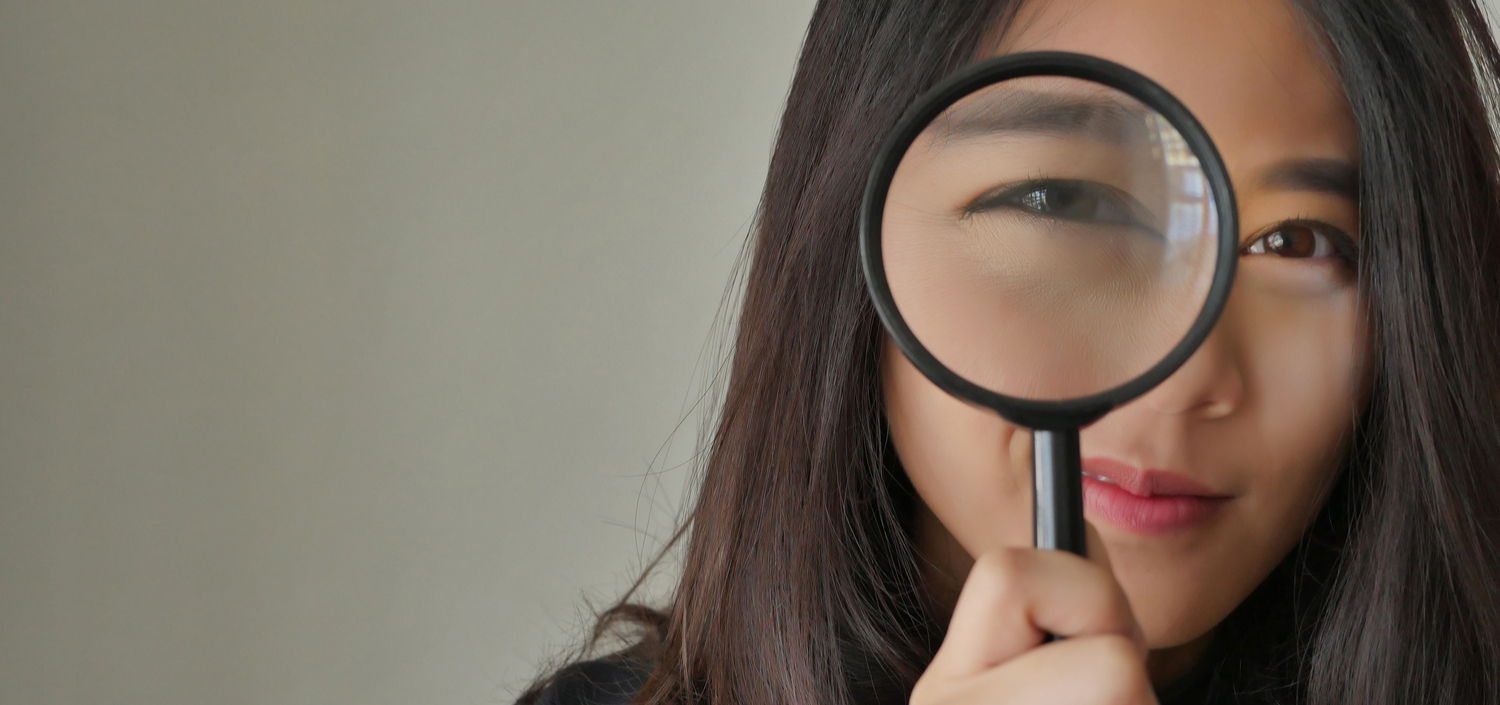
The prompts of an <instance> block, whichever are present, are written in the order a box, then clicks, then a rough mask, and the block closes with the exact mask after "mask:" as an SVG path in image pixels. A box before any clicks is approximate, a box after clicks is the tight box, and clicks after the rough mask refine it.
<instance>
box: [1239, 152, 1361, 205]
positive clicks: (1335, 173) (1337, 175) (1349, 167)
mask: <svg viewBox="0 0 1500 705" xmlns="http://www.w3.org/2000/svg"><path fill="white" fill-rule="evenodd" d="M1260 185H1261V186H1262V187H1263V188H1268V189H1277V190H1282V191H1316V192H1319V193H1326V194H1330V195H1334V196H1338V197H1340V198H1346V199H1349V200H1350V201H1352V202H1355V203H1358V202H1359V168H1358V167H1356V166H1354V165H1353V164H1351V163H1349V162H1347V161H1344V160H1342V159H1295V160H1289V161H1284V162H1280V163H1278V164H1275V165H1272V166H1271V167H1270V168H1269V169H1267V170H1266V172H1265V174H1264V175H1263V176H1261V178H1260Z"/></svg>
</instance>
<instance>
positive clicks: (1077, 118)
mask: <svg viewBox="0 0 1500 705" xmlns="http://www.w3.org/2000/svg"><path fill="white" fill-rule="evenodd" d="M928 129H929V130H932V131H933V139H934V141H935V142H943V141H953V140H961V139H969V138H974V137H983V136H987V135H993V134H1004V133H1013V132H1022V133H1028V132H1029V133H1037V134H1052V135H1062V136H1083V137H1090V138H1093V139H1096V140H1099V141H1101V142H1106V143H1111V144H1129V143H1133V142H1138V141H1141V140H1143V139H1146V138H1147V137H1148V136H1149V135H1150V127H1149V126H1148V125H1147V123H1146V116H1145V114H1144V113H1143V112H1142V111H1140V110H1133V109H1131V108H1130V107H1128V106H1126V105H1124V104H1122V103H1121V102H1119V101H1117V100H1111V99H1108V98H1101V97H1093V96H1082V95H1076V94H1073V95H1070V94H1067V93H1057V92H1045V91H1033V90H1014V91H1008V92H1005V93H1001V94H1000V95H998V96H993V97H989V96H987V97H986V98H985V99H982V100H978V101H975V102H973V103H971V104H967V105H958V106H955V107H954V108H951V109H950V110H948V112H946V113H944V114H943V115H942V116H941V117H939V118H938V119H937V120H934V121H933V123H932V125H931V126H929V127H928Z"/></svg>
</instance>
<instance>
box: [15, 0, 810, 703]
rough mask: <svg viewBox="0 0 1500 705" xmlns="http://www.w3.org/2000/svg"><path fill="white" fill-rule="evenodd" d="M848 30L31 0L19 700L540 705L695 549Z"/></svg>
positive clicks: (734, 18) (20, 265)
mask: <svg viewBox="0 0 1500 705" xmlns="http://www.w3.org/2000/svg"><path fill="white" fill-rule="evenodd" d="M811 9H812V0H754V2H737V3H726V2H702V1H701V0H649V1H647V0H636V1H627V0H616V1H606V0H530V1H527V2H520V1H507V0H427V1H425V2H394V1H392V0H373V1H359V2H356V1H355V0H222V1H219V2H187V1H186V0H142V1H138V2H134V3H111V2H103V1H102V0H6V2H4V3H0V704H3V705H13V704H14V705H21V704H30V703H48V704H51V703H162V704H177V703H215V704H228V703H495V702H499V703H509V702H510V700H511V698H512V696H513V693H514V692H515V688H516V687H518V686H520V685H521V684H523V683H524V681H525V680H526V679H527V678H528V677H529V676H530V675H531V674H532V673H533V672H534V669H535V668H536V666H537V664H538V663H539V662H540V661H541V660H542V659H544V658H545V657H546V656H547V655H549V654H551V653H554V652H555V651H556V649H557V648H560V647H562V646H565V645H567V644H569V643H570V642H571V640H572V636H573V635H574V634H575V630H576V628H577V627H578V626H579V625H580V624H581V623H582V621H581V620H582V615H581V613H580V612H579V609H580V606H581V604H582V603H581V598H582V597H583V596H585V595H593V596H594V597H595V598H597V599H600V600H602V599H605V598H607V597H609V596H611V595H613V594H615V593H616V592H617V591H618V590H619V589H620V588H621V587H623V586H624V584H625V582H626V580H627V579H628V577H630V575H631V574H632V571H633V570H634V569H635V568H636V567H637V566H638V565H639V562H640V560H641V558H642V557H643V556H645V555H647V554H648V553H649V552H650V550H651V549H652V548H653V547H654V546H655V545H656V540H657V539H659V538H660V537H661V536H662V535H664V533H665V531H666V529H667V528H668V527H669V526H670V524H671V520H672V518H673V516H674V512H675V510H676V507H677V506H678V501H679V497H680V493H681V490H682V483H683V478H684V471H683V470H681V469H675V470H674V469H673V468H674V467H675V466H677V465H678V464H680V462H681V461H682V460H684V459H685V458H686V457H687V455H688V454H689V453H690V451H691V449H692V444H693V431H694V429H695V423H694V421H693V420H692V419H691V418H690V416H691V415H690V414H688V413H687V410H688V408H689V402H690V400H691V399H692V398H693V397H692V395H693V394H694V393H695V392H696V391H697V390H698V389H699V386H698V385H697V384H696V383H695V382H694V379H695V369H698V368H697V363H698V360H699V356H700V353H702V352H703V351H704V350H705V347H704V346H705V343H706V342H707V341H708V339H709V332H710V325H711V323H712V321H713V320H714V314H715V311H716V308H717V306H718V303H719V300H720V297H721V295H722V294H723V292H724V289H725V284H726V282H727V279H728V275H729V271H730V266H731V264H732V263H733V261H734V259H735V257H736V256H737V254H738V252H739V249H740V246H741V243H742V242H743V239H744V235H745V231H746V226H747V224H748V221H749V218H750V217H751V215H752V214H753V212H754V207H755V202H756V199H757V197H758V190H759V187H760V184H761V181H762V179H763V178H764V173H765V167H766V162H767V159H768V152H769V148H770V144H771V139H772V137H773V133H774V129H775V125H776V120H777V117H778V115H779V112H780V110H781V107H782V105H783V101H784V97H785V91H786V88H787V84H788V81H789V79H790V75H791V70H792V66H793V62H794V61H795V58H796V52H797V48H798V45H799V43H800V40H801V36H802V32H803V31H804V29H805V27H806V23H807V21H808V19H809V17H810V14H811ZM710 358H711V355H710ZM684 418H687V419H688V423H687V425H686V427H685V430H684V431H683V432H682V433H679V434H678V435H677V436H676V437H675V440H674V441H673V443H672V444H671V445H670V446H664V445H663V444H664V443H666V442H667V441H668V440H669V439H670V438H673V430H674V428H676V427H677V425H678V422H679V421H682V420H683V419H684Z"/></svg>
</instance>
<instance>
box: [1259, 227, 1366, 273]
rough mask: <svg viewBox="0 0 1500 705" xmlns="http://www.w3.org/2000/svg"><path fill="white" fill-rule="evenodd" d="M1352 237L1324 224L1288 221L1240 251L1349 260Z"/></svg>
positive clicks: (1303, 257) (1351, 250) (1353, 251)
mask: <svg viewBox="0 0 1500 705" xmlns="http://www.w3.org/2000/svg"><path fill="white" fill-rule="evenodd" d="M1356 251H1357V250H1356V245H1355V243H1354V238H1351V237H1349V235H1347V234H1346V233H1344V231H1342V230H1339V229H1338V228H1335V227H1333V226H1331V225H1328V224H1326V223H1318V222H1313V221H1302V220H1290V221H1287V222H1284V223H1278V224H1276V225H1273V226H1271V228H1270V229H1268V230H1266V231H1265V232H1263V233H1261V234H1260V235H1258V236H1256V237H1255V238H1254V239H1253V240H1251V241H1250V242H1249V243H1248V244H1246V245H1245V246H1244V247H1243V248H1241V250H1240V252H1241V254H1247V255H1277V256H1279V257H1287V258H1292V259H1315V258H1326V257H1334V258H1338V259H1340V260H1343V261H1345V262H1349V263H1352V262H1353V261H1354V258H1355V254H1356Z"/></svg>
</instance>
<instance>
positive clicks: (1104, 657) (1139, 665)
mask: <svg viewBox="0 0 1500 705" xmlns="http://www.w3.org/2000/svg"><path fill="white" fill-rule="evenodd" d="M1090 641H1091V646H1092V647H1093V651H1094V653H1093V654H1092V656H1091V659H1090V660H1091V661H1092V662H1093V667H1092V668H1093V669H1096V671H1095V672H1096V674H1097V680H1096V681H1095V682H1096V683H1098V684H1099V686H1100V688H1101V692H1100V696H1101V697H1100V699H1099V701H1100V702H1101V703H1110V704H1111V705H1137V704H1138V703H1146V702H1150V700H1151V697H1152V695H1151V693H1152V690H1151V679H1150V678H1149V677H1148V676H1147V675H1146V662H1145V659H1144V658H1143V657H1142V655H1141V652H1140V649H1139V648H1137V647H1136V645H1135V644H1134V643H1133V642H1131V641H1130V640H1129V639H1127V638H1125V637H1122V636H1115V635H1109V636H1100V637H1095V638H1093V639H1091V640H1090Z"/></svg>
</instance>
